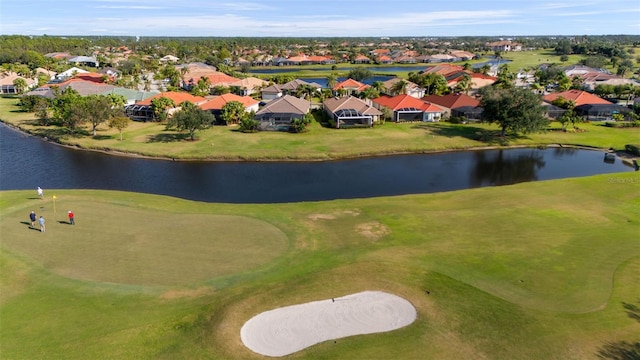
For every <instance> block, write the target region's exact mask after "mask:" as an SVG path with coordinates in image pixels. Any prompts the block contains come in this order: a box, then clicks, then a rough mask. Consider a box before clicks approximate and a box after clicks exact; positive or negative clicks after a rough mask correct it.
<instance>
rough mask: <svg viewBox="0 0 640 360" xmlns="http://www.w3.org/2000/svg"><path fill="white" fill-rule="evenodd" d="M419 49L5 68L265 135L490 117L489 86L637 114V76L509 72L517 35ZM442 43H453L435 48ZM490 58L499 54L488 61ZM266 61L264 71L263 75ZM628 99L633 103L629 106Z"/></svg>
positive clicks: (22, 87)
mask: <svg viewBox="0 0 640 360" xmlns="http://www.w3.org/2000/svg"><path fill="white" fill-rule="evenodd" d="M415 44H416V42H415V40H414V43H412V44H411V46H409V43H408V42H406V41H402V40H395V41H394V40H391V39H389V40H383V41H377V42H371V43H360V44H357V45H358V48H359V49H361V50H360V51H359V52H353V51H351V52H346V51H336V50H335V48H336V47H340V46H343V47H346V46H353V45H354V44H349V43H347V42H343V43H341V44H335V43H329V42H316V43H314V44H313V46H309V45H303V44H295V46H290V47H289V48H288V49H287V50H286V51H283V50H279V51H277V52H273V51H269V50H268V49H262V48H259V47H253V48H251V47H246V48H240V47H236V48H233V49H232V51H229V50H228V49H224V48H223V49H222V50H216V51H213V54H214V56H215V59H217V60H216V61H214V62H211V61H209V60H206V59H205V61H185V60H187V59H185V58H184V56H176V55H179V54H177V53H176V54H165V55H163V56H160V54H162V53H160V54H157V55H155V56H152V55H148V54H146V55H143V56H140V55H139V54H137V52H136V51H135V50H132V49H130V45H125V44H121V45H118V46H109V47H104V48H102V47H95V48H94V50H93V52H92V53H90V54H86V55H79V54H71V53H70V52H65V51H58V52H49V53H46V54H42V59H43V61H44V62H50V63H51V62H53V63H54V64H56V66H55V68H56V69H60V70H61V71H60V72H55V71H52V70H49V69H51V68H52V66H48V69H44V68H42V67H39V68H37V69H35V70H29V71H25V70H23V69H24V66H25V65H15V64H3V65H2V68H3V69H4V71H3V72H2V76H1V77H0V92H1V93H2V94H8V95H21V96H27V97H41V98H44V99H49V100H51V99H54V98H55V97H56V96H58V94H60V93H62V92H64V91H66V90H67V89H72V90H73V91H75V92H77V93H78V94H79V95H80V96H89V95H109V94H111V95H112V96H114V95H116V94H117V95H119V96H122V97H123V98H124V105H125V107H124V108H123V110H124V114H125V115H126V116H128V117H129V118H130V119H132V120H134V121H145V122H146V121H157V120H158V112H157V110H154V109H152V106H151V105H152V102H153V101H154V99H158V98H166V99H168V100H169V102H168V104H170V105H169V106H167V107H166V108H165V109H164V110H163V111H165V112H166V114H167V115H169V116H171V115H172V114H174V113H176V112H177V111H179V110H180V108H181V104H182V103H183V102H185V101H189V102H191V103H193V104H195V105H197V106H198V107H199V108H200V109H201V110H203V111H206V112H209V113H212V114H213V115H214V117H215V118H216V119H217V120H216V122H215V124H227V123H226V122H224V121H221V120H220V114H221V113H222V110H223V108H224V107H225V105H226V104H228V103H230V102H239V103H241V104H242V105H243V106H244V108H245V112H246V115H245V116H253V118H254V120H255V121H257V122H258V123H260V126H259V127H258V129H259V130H262V131H264V130H280V131H282V130H286V131H288V130H290V128H289V127H288V126H286V125H287V124H289V125H290V123H291V121H292V119H294V118H302V117H303V116H304V115H305V114H311V113H312V112H313V111H316V110H318V111H320V110H322V109H324V113H325V115H322V113H317V114H316V116H320V118H322V119H325V120H323V121H329V119H331V121H329V122H330V123H331V124H332V125H331V126H333V127H336V128H347V127H350V125H358V126H361V125H364V126H368V127H371V126H375V125H376V124H380V123H382V122H384V121H385V120H386V121H393V122H415V121H420V122H437V121H447V120H449V119H456V121H458V120H460V119H462V120H461V121H463V122H467V121H482V119H483V117H482V114H483V109H482V107H481V104H480V102H481V98H482V95H481V90H482V89H484V88H488V87H496V86H497V87H515V88H518V87H519V88H525V89H530V90H531V91H533V92H536V93H539V94H541V95H542V98H541V100H542V101H543V103H544V105H545V109H547V113H546V115H547V116H548V117H549V118H550V119H557V118H558V117H559V116H560V115H561V114H562V113H564V112H565V111H566V106H565V108H562V107H558V102H559V100H557V99H558V98H562V99H564V100H565V101H566V103H567V104H571V106H572V109H573V111H575V112H576V114H577V115H578V116H581V117H584V119H585V120H589V121H612V120H613V119H614V115H616V114H622V115H625V114H631V113H633V111H630V109H631V108H632V107H633V103H634V99H636V98H637V96H638V95H639V93H638V92H639V91H638V89H640V82H638V80H637V79H636V78H635V77H634V76H631V77H629V76H624V74H613V73H612V72H610V71H608V70H604V69H602V68H595V67H589V66H586V65H581V64H573V65H567V66H562V65H561V64H547V63H544V64H541V65H540V66H539V67H538V68H518V69H514V68H510V67H509V61H510V60H506V59H502V58H503V57H506V58H508V56H507V55H506V54H508V53H510V52H518V53H523V51H525V49H524V48H523V45H522V44H521V42H519V41H517V40H514V39H499V40H496V41H486V42H484V43H481V42H478V43H477V45H476V47H475V49H476V51H475V52H474V51H469V50H464V49H460V48H459V49H455V48H451V45H452V44H449V43H438V42H437V41H434V40H429V41H428V42H425V43H424V45H423V46H424V48H423V50H421V51H420V50H418V49H417V48H416V45H415ZM443 47H446V50H444V51H442V50H440V51H438V49H442V48H443ZM462 47H465V46H462ZM427 49H428V51H427ZM503 54H504V55H503ZM483 58H490V59H491V58H496V59H498V60H497V61H495V62H492V61H485V62H482V59H483ZM46 59H50V60H46ZM145 64H146V65H145ZM337 64H352V66H351V67H348V68H347V69H351V71H349V72H348V74H347V75H346V76H345V75H344V74H345V73H344V71H343V72H341V73H342V74H343V75H342V76H337V74H339V69H340V68H338V67H336V65H337ZM394 64H396V65H395V66H411V67H410V68H407V69H411V70H409V71H408V76H407V75H405V76H396V75H387V76H380V75H378V76H377V77H378V78H381V80H375V79H376V77H375V76H373V72H371V70H368V67H370V66H394ZM420 64H422V65H420ZM472 64H476V65H472ZM480 65H482V66H480ZM21 66H22V67H21ZM310 66H322V67H324V69H327V70H324V71H325V73H327V71H329V72H331V75H328V76H326V78H324V79H323V78H317V77H316V78H314V77H309V78H308V77H304V76H300V77H291V76H288V75H287V73H288V72H287V71H289V70H286V69H290V68H293V67H297V68H300V69H305V68H306V67H310ZM260 68H264V69H268V70H266V72H264V73H263V72H262V71H263V70H261V69H260ZM285 68H286V69H285ZM254 69H255V72H254ZM278 69H282V70H278ZM397 69H399V70H402V69H403V68H402V67H398V68H397ZM414 69H415V70H414ZM283 71H284V72H283ZM362 74H364V77H363V75H362ZM549 74H553V78H550V76H551V75H549ZM560 75H561V76H560ZM372 79H373V80H372ZM540 89H543V90H542V91H541V90H540ZM621 92H624V95H622V94H621ZM612 96H615V97H616V99H613V98H612ZM622 96H624V97H626V101H623V102H622V103H621V102H620V101H619V100H620V98H621V97H622ZM345 104H348V105H345ZM554 104H555V105H554ZM345 106H347V108H345ZM347 110H349V111H347ZM374 110H377V111H374ZM337 112H341V113H340V114H338V113H337ZM385 114H386V115H385ZM625 116H626V115H625ZM618 120H620V118H618ZM211 125H214V124H211Z"/></svg>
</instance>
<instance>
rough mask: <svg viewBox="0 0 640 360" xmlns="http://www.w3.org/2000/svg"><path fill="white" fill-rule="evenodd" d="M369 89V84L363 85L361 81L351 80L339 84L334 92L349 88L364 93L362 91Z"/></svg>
mask: <svg viewBox="0 0 640 360" xmlns="http://www.w3.org/2000/svg"><path fill="white" fill-rule="evenodd" d="M368 87H369V85H367V84H363V83H361V82H360V81H357V80H353V79H351V78H349V79H347V80H345V81H342V82H339V83H337V84H336V85H335V86H334V87H333V90H338V89H347V88H349V89H355V91H362V90H364V89H366V88H368Z"/></svg>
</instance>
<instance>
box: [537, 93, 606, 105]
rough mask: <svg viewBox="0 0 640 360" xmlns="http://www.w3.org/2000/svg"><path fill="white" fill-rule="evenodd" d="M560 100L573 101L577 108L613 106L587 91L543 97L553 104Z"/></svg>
mask: <svg viewBox="0 0 640 360" xmlns="http://www.w3.org/2000/svg"><path fill="white" fill-rule="evenodd" d="M558 98H564V99H565V100H567V101H573V103H574V104H575V106H580V105H585V104H605V105H611V104H612V103H611V102H610V101H607V100H605V99H603V98H601V97H599V96H597V95H593V94H591V93H588V92H586V91H582V90H567V91H563V92H558V93H552V94H547V95H545V96H543V97H542V100H544V101H545V102H548V103H552V102H553V101H554V100H556V99H558Z"/></svg>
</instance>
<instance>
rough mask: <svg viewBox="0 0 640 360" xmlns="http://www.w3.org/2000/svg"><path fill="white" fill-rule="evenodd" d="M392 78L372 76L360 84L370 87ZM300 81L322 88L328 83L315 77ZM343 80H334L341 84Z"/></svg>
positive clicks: (323, 78)
mask: <svg viewBox="0 0 640 360" xmlns="http://www.w3.org/2000/svg"><path fill="white" fill-rule="evenodd" d="M394 77H395V76H384V75H375V76H372V77H370V78H368V79H365V80H362V81H360V82H361V83H363V84H368V85H371V84H373V83H374V82H376V81H380V82H385V81H387V80H390V79H393V78H394ZM300 79H301V80H304V81H306V82H309V83H316V84H318V85H320V86H322V87H323V88H326V87H328V86H329V85H328V83H329V81H328V80H327V78H326V77H315V78H307V77H303V78H300ZM345 80H347V78H346V77H339V78H337V79H336V81H337V82H341V81H345Z"/></svg>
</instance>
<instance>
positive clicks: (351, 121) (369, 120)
mask: <svg viewBox="0 0 640 360" xmlns="http://www.w3.org/2000/svg"><path fill="white" fill-rule="evenodd" d="M322 107H323V109H324V111H325V113H327V115H329V116H330V117H331V118H332V119H333V122H334V123H335V126H336V128H337V129H340V128H345V127H372V126H373V123H374V122H376V121H378V120H380V117H381V116H382V112H381V111H380V110H378V109H376V108H375V107H373V106H372V105H370V104H367V103H366V102H365V101H363V100H361V99H358V98H356V97H353V96H348V97H341V98H330V99H327V100H325V101H324V102H323V103H322Z"/></svg>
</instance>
